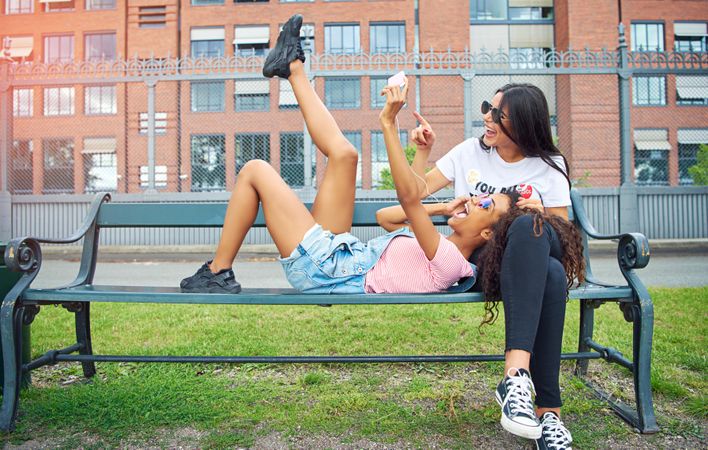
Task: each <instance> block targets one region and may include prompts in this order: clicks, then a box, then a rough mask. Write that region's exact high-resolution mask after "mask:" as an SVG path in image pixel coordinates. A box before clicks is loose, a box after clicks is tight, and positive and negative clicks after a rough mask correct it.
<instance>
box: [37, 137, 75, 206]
mask: <svg viewBox="0 0 708 450" xmlns="http://www.w3.org/2000/svg"><path fill="white" fill-rule="evenodd" d="M42 153H43V155H44V176H43V177H42V178H43V180H44V185H43V187H42V192H44V193H56V192H66V193H70V192H73V191H74V141H73V139H44V140H43V141H42Z"/></svg>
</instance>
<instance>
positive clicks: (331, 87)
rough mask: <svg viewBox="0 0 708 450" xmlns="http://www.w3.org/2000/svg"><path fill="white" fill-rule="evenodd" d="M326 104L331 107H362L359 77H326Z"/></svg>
mask: <svg viewBox="0 0 708 450" xmlns="http://www.w3.org/2000/svg"><path fill="white" fill-rule="evenodd" d="M325 105H327V108H330V109H358V108H359V107H361V82H360V79H359V78H325Z"/></svg>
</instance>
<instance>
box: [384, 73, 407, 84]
mask: <svg viewBox="0 0 708 450" xmlns="http://www.w3.org/2000/svg"><path fill="white" fill-rule="evenodd" d="M387 85H388V86H399V87H400V88H401V89H403V86H405V85H406V73H405V72H404V71H402V70H401V71H400V72H398V73H397V74H396V75H394V76H392V77H390V78H389V79H388V82H387Z"/></svg>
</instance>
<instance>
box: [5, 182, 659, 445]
mask: <svg viewBox="0 0 708 450" xmlns="http://www.w3.org/2000/svg"><path fill="white" fill-rule="evenodd" d="M571 197H572V203H573V206H572V211H570V212H571V217H572V220H574V222H575V223H576V224H577V226H578V227H579V229H580V230H581V231H582V233H583V239H584V243H585V248H586V249H587V239H588V237H591V238H595V239H617V240H619V244H618V252H617V255H618V262H619V267H620V270H621V271H622V274H623V275H624V277H625V279H626V281H627V284H626V285H623V286H614V285H608V284H604V283H601V282H599V281H598V280H596V279H595V277H594V276H593V274H592V271H591V268H590V261H589V258H588V254H587V251H586V253H585V258H586V262H587V282H586V283H584V284H583V285H582V286H579V287H578V288H576V289H573V290H571V291H570V298H571V299H573V300H578V301H580V305H581V306H580V335H579V338H578V351H577V352H575V353H566V354H563V355H562V358H563V359H575V360H578V361H577V365H576V374H577V376H579V377H580V378H581V379H583V381H585V383H586V384H587V385H588V386H589V387H590V388H591V389H593V390H594V391H595V392H596V393H597V395H598V396H600V397H601V398H603V399H604V400H606V401H608V403H609V404H610V405H611V406H612V408H613V409H614V411H616V412H617V413H618V414H619V415H620V416H621V417H622V418H623V419H625V420H626V421H628V422H629V423H630V424H632V425H633V426H634V427H636V428H637V429H638V430H639V431H641V432H643V433H651V432H656V431H658V427H657V424H656V419H655V417H654V407H653V404H652V395H651V385H650V364H651V346H652V331H653V306H652V301H651V298H650V297H649V294H648V293H647V290H646V289H645V287H644V285H643V284H642V282H641V281H640V280H639V278H638V277H637V276H636V275H635V273H634V269H637V268H642V267H645V266H646V264H647V263H648V262H649V245H648V241H647V239H646V238H645V237H644V236H643V235H641V234H638V233H628V234H622V235H616V236H604V235H600V234H599V233H598V232H597V231H596V230H595V229H594V227H593V226H592V225H591V224H590V223H589V222H588V218H587V215H586V213H585V210H584V208H583V204H582V200H581V197H580V194H579V193H578V192H577V191H575V190H573V191H572V192H571ZM388 205H390V203H358V204H357V205H356V210H355V213H354V224H355V225H356V226H374V225H376V223H375V214H374V212H375V211H376V210H377V209H379V208H381V207H383V206H388ZM225 210H226V203H224V202H221V203H110V195H109V194H99V195H98V196H97V197H96V199H95V200H94V201H93V203H92V204H91V207H90V209H89V212H88V215H87V217H86V220H85V222H84V224H83V226H82V227H81V228H80V229H79V230H78V231H77V232H76V233H75V234H74V235H73V236H71V237H69V238H67V239H62V240H56V239H39V238H32V237H23V238H18V239H14V240H12V241H10V242H9V243H8V244H7V245H6V248H4V249H2V248H1V246H0V250H4V260H5V264H6V265H7V267H8V268H9V269H11V270H13V271H17V272H20V273H21V274H22V276H21V277H20V279H19V280H18V281H17V282H16V283H15V284H14V286H13V287H12V289H11V290H10V292H9V293H8V294H7V295H6V296H5V298H4V300H3V302H2V307H1V308H0V338H1V339H2V355H3V367H4V380H3V394H4V395H3V400H2V410H1V411H0V429H2V430H4V431H10V430H11V429H13V427H14V420H15V416H16V413H17V407H18V403H19V392H20V380H21V378H22V376H23V375H24V374H26V373H28V372H29V371H31V370H33V369H36V368H38V367H41V366H44V365H48V364H55V363H57V362H58V361H75V362H80V363H81V364H82V366H83V372H84V375H85V376H86V377H91V376H93V375H94V374H95V373H96V368H95V364H94V363H95V362H97V361H98V362H119V361H120V362H188V363H195V362H219V363H354V362H359V363H361V362H451V361H452V362H460V361H502V360H503V355H441V356H430V355H427V356H426V355H422V356H257V357H243V356H211V357H203V356H199V357H197V356H124V355H95V354H93V351H92V346H91V331H90V306H91V303H92V302H122V303H186V304H229V305H243V304H247V305H254V304H257V305H326V306H330V305H345V304H346V305H349V304H420V303H476V302H483V301H484V298H483V295H482V294H479V293H445V294H405V295H403V294H375V295H372V294H359V295H305V294H301V293H298V292H296V291H294V290H292V289H270V288H262V289H244V290H243V292H242V293H240V294H238V295H221V294H183V293H181V292H180V291H179V288H177V287H174V288H170V287H167V288H165V287H136V286H98V285H94V284H93V277H94V272H95V268H96V257H97V249H98V237H99V232H100V230H101V229H105V228H130V227H221V226H222V224H223V218H224V213H225ZM436 220H437V223H444V221H443V218H437V219H436ZM256 226H261V227H262V226H265V223H264V221H263V216H262V214H259V216H258V218H257V222H256ZM81 238H84V242H83V253H82V258H81V263H80V268H79V273H78V275H77V277H76V279H75V280H74V281H73V282H72V283H69V284H68V285H66V286H62V287H58V288H54V289H33V288H31V283H32V281H33V280H34V278H35V276H36V275H37V273H38V272H39V270H40V267H41V263H42V253H41V248H40V244H41V243H72V242H76V241H78V240H79V239H81ZM605 302H614V303H618V304H619V307H620V308H621V310H622V311H623V312H624V317H625V319H626V320H627V321H629V322H632V323H633V326H634V338H633V358H632V361H630V360H628V359H627V358H625V357H624V356H623V355H622V354H621V353H620V352H618V351H617V350H615V349H613V348H609V347H606V346H603V345H600V344H598V343H597V342H595V341H594V340H593V338H592V336H593V318H594V316H593V314H594V310H595V309H596V308H598V307H599V306H601V305H602V304H604V303H605ZM57 304H58V305H62V306H63V307H64V308H66V309H67V310H68V311H70V312H72V313H74V315H75V322H76V343H75V344H73V345H71V346H69V347H66V348H62V349H58V350H52V351H49V352H47V353H45V354H44V355H42V356H40V357H38V358H37V359H35V360H33V361H29V362H26V363H23V361H22V357H21V355H22V350H23V349H22V338H21V332H22V328H23V325H25V326H26V325H29V324H31V323H32V321H33V319H34V317H35V316H36V315H37V314H38V313H39V310H40V307H41V306H43V305H57ZM598 358H603V359H605V360H607V361H609V362H612V363H617V364H619V365H621V366H624V367H626V368H628V369H629V370H631V371H632V375H633V378H634V389H635V399H636V407H631V406H629V405H627V404H625V403H621V402H619V401H615V400H614V399H612V398H611V396H610V395H608V394H605V393H604V392H602V391H601V390H600V389H599V388H597V387H596V386H594V385H593V384H592V382H590V381H589V380H587V379H586V377H585V375H586V373H587V368H588V360H590V359H598Z"/></svg>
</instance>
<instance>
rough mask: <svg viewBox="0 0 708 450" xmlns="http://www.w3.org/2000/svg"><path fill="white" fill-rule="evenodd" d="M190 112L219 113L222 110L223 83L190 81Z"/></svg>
mask: <svg viewBox="0 0 708 450" xmlns="http://www.w3.org/2000/svg"><path fill="white" fill-rule="evenodd" d="M190 86H191V91H192V112H221V111H223V110H224V82H223V81H192V82H191V83H190Z"/></svg>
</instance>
